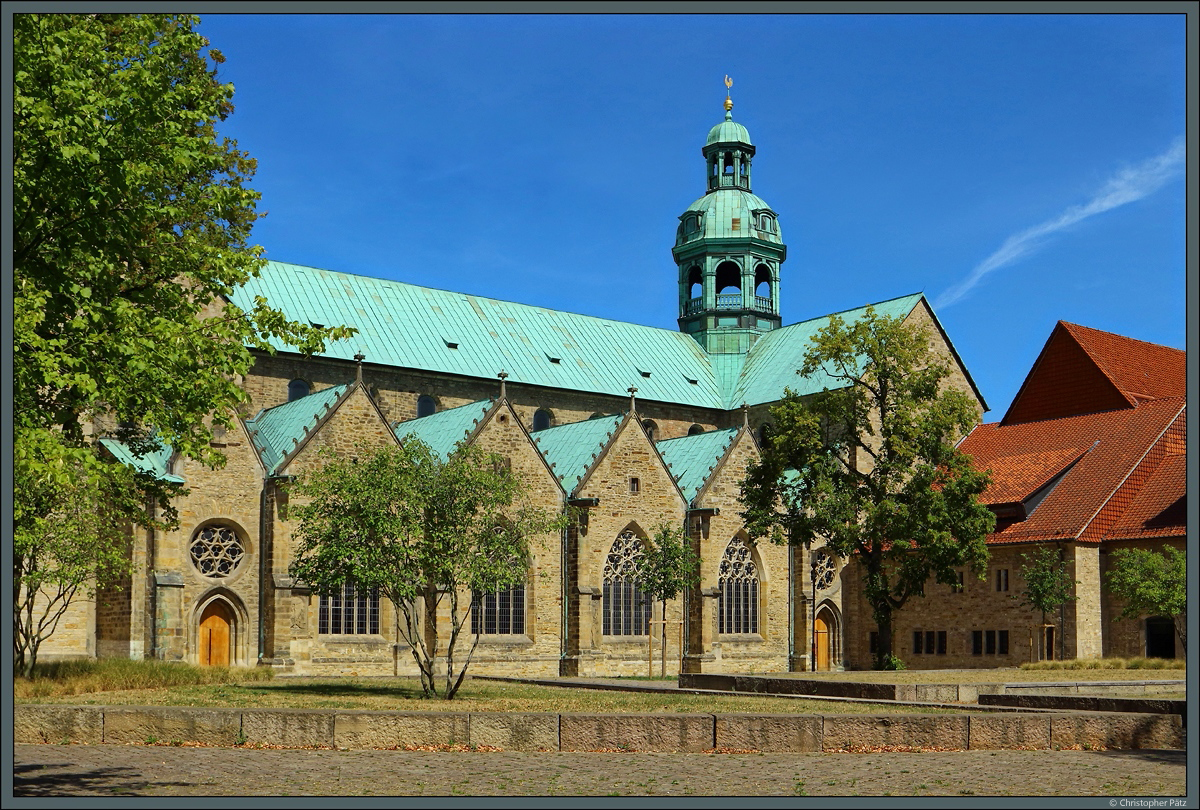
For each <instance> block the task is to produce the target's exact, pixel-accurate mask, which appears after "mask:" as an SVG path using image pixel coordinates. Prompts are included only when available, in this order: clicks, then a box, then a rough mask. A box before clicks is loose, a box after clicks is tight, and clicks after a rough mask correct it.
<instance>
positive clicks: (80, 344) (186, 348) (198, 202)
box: [11, 14, 353, 666]
mask: <svg viewBox="0 0 1200 810" xmlns="http://www.w3.org/2000/svg"><path fill="white" fill-rule="evenodd" d="M197 23H198V19H197V18H195V17H190V16H174V15H142V14H137V15H115V14H17V15H14V17H13V29H14V37H13V45H14V49H13V78H12V81H13V90H14V95H13V236H12V245H11V249H12V256H13V293H14V308H13V314H14V318H13V325H14V329H13V428H14V454H13V457H14V484H15V486H14V494H15V498H14V513H15V515H14V518H15V528H14V533H15V536H16V539H17V542H16V543H15V544H14V546H15V556H14V565H13V569H14V589H13V590H14V599H20V598H23V597H21V596H20V594H22V593H27V592H28V591H29V589H30V587H32V588H33V589H34V591H35V592H36V590H37V588H38V587H41V585H40V584H39V583H44V582H45V580H39V579H37V578H31V576H30V574H29V572H30V571H32V570H34V569H35V568H37V569H38V570H42V571H45V570H48V569H47V568H46V567H45V566H44V565H42V564H40V563H38V564H35V561H34V560H33V559H31V558H25V557H22V555H23V554H26V553H29V554H32V553H34V552H33V550H34V549H39V550H41V551H40V552H39V553H49V551H50V550H51V549H58V550H60V552H61V553H62V554H66V555H67V556H68V557H69V559H71V560H72V561H73V562H72V563H71V564H70V565H67V564H66V560H65V559H64V560H63V563H64V567H69V568H75V567H76V566H77V565H78V564H79V561H80V560H83V559H87V558H88V556H87V555H82V556H81V555H74V554H72V553H71V552H70V550H69V549H68V548H67V547H66V546H64V545H63V543H64V542H65V541H66V537H67V535H66V534H62V533H60V534H59V535H57V539H53V540H51V539H50V538H48V537H44V536H40V535H41V533H43V532H45V531H49V530H50V529H49V528H48V527H50V526H51V525H61V522H62V521H63V520H66V518H65V517H64V516H65V515H68V514H73V513H74V512H75V506H76V504H74V503H71V502H68V501H66V500H63V498H65V497H67V496H68V495H69V494H70V493H75V494H78V495H81V496H82V497H85V498H86V497H101V495H103V500H102V501H100V502H99V503H97V504H94V506H95V507H96V509H99V508H100V506H101V505H103V509H104V514H105V515H106V516H107V517H108V518H110V519H112V520H113V521H116V522H118V523H120V522H130V523H134V524H140V525H158V526H163V527H166V526H171V525H174V521H175V513H174V511H173V510H172V509H171V507H170V500H171V498H172V497H175V496H177V495H179V494H180V493H181V491H182V490H181V489H180V488H179V487H178V486H174V485H171V484H169V483H166V482H164V481H160V480H158V479H156V478H154V477H153V476H149V475H132V476H131V475H130V474H128V472H127V471H125V470H124V469H123V468H122V467H121V465H118V464H114V463H112V462H111V459H106V458H105V457H104V455H103V454H101V453H99V452H98V450H97V448H96V446H95V443H94V440H95V437H96V436H97V435H101V434H105V433H111V434H114V435H116V436H117V438H120V439H122V440H124V441H125V442H127V443H128V444H129V445H130V446H131V449H133V451H134V452H135V454H139V455H140V454H144V453H147V452H151V451H154V450H156V449H157V448H159V447H161V446H163V445H167V446H170V447H171V448H173V449H174V450H176V451H178V452H180V453H181V454H183V455H185V456H188V457H190V458H193V459H197V460H200V461H202V462H204V463H206V464H209V465H212V466H217V465H220V464H221V463H223V461H224V458H223V456H222V455H221V454H220V453H219V452H218V451H217V450H215V449H213V448H212V447H211V446H210V444H209V442H210V440H211V438H212V424H213V423H214V422H215V423H216V424H219V425H222V426H229V425H230V424H231V423H232V420H233V418H234V416H233V409H234V408H235V407H236V406H237V405H239V404H241V403H243V402H245V401H247V397H246V395H245V393H244V392H243V391H242V389H241V387H240V385H239V383H240V380H241V379H242V378H243V377H244V376H245V374H246V373H247V372H248V371H249V369H250V366H251V364H252V362H253V357H252V354H251V351H250V350H251V349H259V350H263V351H273V344H276V345H286V346H289V347H291V348H293V349H294V350H297V351H300V352H305V353H308V352H314V351H321V350H323V348H324V342H325V341H326V340H328V339H331V338H339V337H345V336H347V335H349V334H351V333H352V331H353V330H347V329H344V328H340V327H339V328H335V329H317V328H313V327H311V326H309V325H308V324H304V323H297V322H292V321H289V320H288V319H287V318H286V317H285V316H284V315H283V314H282V313H280V312H278V311H277V310H274V309H272V308H270V307H269V306H268V305H267V302H266V301H265V300H264V299H262V298H258V299H256V301H255V304H254V306H253V307H252V308H251V309H250V310H249V311H244V310H242V309H240V308H238V307H236V306H234V305H233V304H232V303H230V301H229V295H230V294H231V293H232V292H233V290H234V289H235V288H237V287H238V286H239V285H241V284H243V283H244V282H246V281H247V280H248V279H249V278H250V276H251V275H254V274H255V273H257V272H258V269H259V267H260V266H261V264H262V260H261V259H260V258H259V254H260V253H261V249H260V248H258V247H252V246H250V245H249V243H248V238H249V234H250V228H251V225H252V224H253V223H254V221H255V220H256V219H257V218H258V216H259V214H258V213H257V211H256V203H257V200H258V197H259V195H258V193H257V192H255V191H253V190H252V189H250V188H249V187H248V186H247V182H248V181H249V179H250V178H251V177H252V176H253V174H254V170H255V162H254V160H253V159H251V158H250V157H249V156H248V155H246V154H245V153H244V152H241V151H239V150H238V149H237V144H236V143H235V142H233V141H231V140H229V139H227V138H221V137H219V136H218V134H217V125H218V123H219V122H220V121H222V120H224V119H225V118H226V117H227V116H228V115H229V114H230V113H231V112H232V111H233V104H232V103H231V99H232V96H233V86H232V85H231V84H228V83H222V82H220V81H219V80H218V78H217V65H218V64H220V63H221V62H222V61H223V58H222V56H221V54H220V52H219V51H217V50H215V49H213V50H206V49H207V45H208V42H207V41H206V40H205V39H204V37H202V36H200V34H198V33H196V32H195V31H194V30H193V28H194V27H195V26H196V25H197ZM118 486H132V487H134V490H135V491H134V493H132V494H129V495H121V496H120V497H117V496H116V495H115V492H116V488H117V487H118ZM148 501H153V502H155V503H156V504H157V508H158V511H157V515H158V517H157V518H154V519H152V518H151V515H150V514H149V512H148V511H147V510H146V509H145V504H146V503H147V502H148ZM112 539H113V535H111V533H109V532H106V531H99V530H98V529H97V530H96V531H92V530H90V529H89V530H88V531H86V532H84V533H83V534H80V535H78V536H77V541H78V543H79V544H80V545H81V546H82V545H86V544H89V543H93V544H94V543H106V542H108V541H110V540H112ZM112 550H113V549H110V551H112ZM111 573H112V569H111V567H110V566H106V565H98V564H97V565H96V566H94V567H93V570H92V574H93V575H94V576H96V577H101V576H104V575H108V574H111ZM72 593H74V591H71V590H69V589H68V592H66V593H64V594H63V595H61V596H60V598H59V600H58V602H57V603H56V604H62V602H63V601H64V600H65V601H68V602H69V599H70V594H72ZM48 598H50V597H48ZM17 607H18V606H17V605H15V604H14V612H15V613H17V614H20V611H19V610H16V608H17ZM26 630H27V631H29V632H26V633H23V634H20V635H18V636H16V637H15V639H16V640H15V642H14V643H20V639H22V638H25V639H30V638H32V636H31V635H30V634H29V633H30V632H32V628H29V627H26ZM19 652H23V653H24V654H28V655H29V661H27V664H28V665H29V666H31V665H32V658H33V657H35V656H36V648H32V649H31V648H30V647H25V648H24V649H23V651H19Z"/></svg>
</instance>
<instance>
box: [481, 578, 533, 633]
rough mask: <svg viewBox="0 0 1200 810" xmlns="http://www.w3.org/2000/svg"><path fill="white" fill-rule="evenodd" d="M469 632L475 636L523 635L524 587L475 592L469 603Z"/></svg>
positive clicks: (516, 586)
mask: <svg viewBox="0 0 1200 810" xmlns="http://www.w3.org/2000/svg"><path fill="white" fill-rule="evenodd" d="M471 632H472V633H474V634H475V635H477V636H478V635H488V636H491V635H501V636H503V635H518V636H519V635H524V633H525V586H524V585H514V586H513V587H511V588H507V589H505V590H503V591H495V592H493V593H481V592H479V591H476V592H475V595H474V600H473V601H472V603H471Z"/></svg>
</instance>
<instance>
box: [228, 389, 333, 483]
mask: <svg viewBox="0 0 1200 810" xmlns="http://www.w3.org/2000/svg"><path fill="white" fill-rule="evenodd" d="M351 385H352V383H343V384H342V385H335V386H332V387H330V388H323V389H321V390H320V391H315V392H313V393H311V394H308V395H307V396H303V397H300V398H299V399H294V400H292V401H291V402H285V403H284V404H282V405H276V406H275V407H274V408H267V409H266V410H263V411H259V412H258V413H257V414H256V415H255V416H254V417H253V418H252V419H247V420H246V429H247V430H249V431H250V438H251V439H252V440H253V442H254V447H255V449H256V450H257V451H258V453H259V457H260V458H262V463H263V467H265V468H266V471H267V475H276V474H278V472H279V470H281V469H282V467H283V462H284V461H285V460H286V459H287V457H288V456H289V455H290V454H291V453H292V451H294V450H295V449H296V448H297V447H298V446H299V445H300V444H301V443H302V442H303V441H304V439H305V437H307V436H308V435H309V433H311V432H312V430H313V429H314V428H316V426H317V423H319V422H320V421H321V419H322V418H323V417H324V416H325V414H326V413H328V412H329V410H330V409H331V408H333V406H334V405H336V404H337V401H338V399H339V398H340V397H341V396H342V395H343V394H345V393H346V392H347V391H348V390H349V389H350V386H351Z"/></svg>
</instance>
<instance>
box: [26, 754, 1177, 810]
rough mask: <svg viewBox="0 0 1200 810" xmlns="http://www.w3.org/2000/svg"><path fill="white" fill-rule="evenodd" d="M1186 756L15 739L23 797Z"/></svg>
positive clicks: (921, 776)
mask: <svg viewBox="0 0 1200 810" xmlns="http://www.w3.org/2000/svg"><path fill="white" fill-rule="evenodd" d="M1185 769H1186V752H1184V751H1152V750H1142V751H1046V750H1042V751H962V752H954V753H937V752H930V753H865V754H835V753H812V754H650V753H517V752H464V753H446V752H433V751H428V752H427V751H381V750H356V751H332V750H310V749H287V750H283V749H272V750H254V749H246V748H177V747H170V746H146V745H25V744H18V745H16V746H14V788H13V789H14V793H15V795H16V796H19V797H20V796H29V797H45V796H398V795H409V796H642V795H654V796H708V795H733V796H797V795H807V796H853V795H861V796H880V795H883V796H887V795H891V796H1022V795H1035V796H1111V797H1122V796H1156V797H1173V796H1174V797H1177V796H1182V795H1184V792H1185V790H1186V774H1185Z"/></svg>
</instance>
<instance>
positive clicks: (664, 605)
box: [661, 599, 667, 678]
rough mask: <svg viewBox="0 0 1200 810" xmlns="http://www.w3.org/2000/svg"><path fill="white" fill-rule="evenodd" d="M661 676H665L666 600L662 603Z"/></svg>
mask: <svg viewBox="0 0 1200 810" xmlns="http://www.w3.org/2000/svg"><path fill="white" fill-rule="evenodd" d="M662 619H663V623H662V672H661V674H662V677H664V678H665V677H667V600H666V599H664V600H663V603H662Z"/></svg>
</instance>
